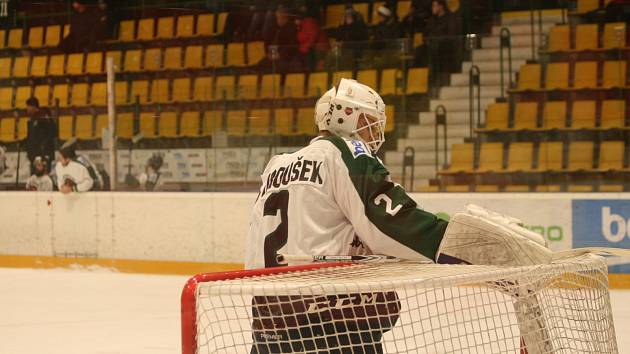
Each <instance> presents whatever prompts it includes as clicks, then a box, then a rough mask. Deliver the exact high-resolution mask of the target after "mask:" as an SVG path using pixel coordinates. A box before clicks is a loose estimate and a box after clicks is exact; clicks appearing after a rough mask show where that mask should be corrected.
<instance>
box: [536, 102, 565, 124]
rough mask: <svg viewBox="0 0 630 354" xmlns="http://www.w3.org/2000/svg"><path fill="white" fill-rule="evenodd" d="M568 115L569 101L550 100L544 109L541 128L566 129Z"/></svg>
mask: <svg viewBox="0 0 630 354" xmlns="http://www.w3.org/2000/svg"><path fill="white" fill-rule="evenodd" d="M566 117H567V103H566V102H565V101H548V102H546V103H545V108H544V110H543V119H542V127H541V129H545V130H548V129H564V128H565V127H566Z"/></svg>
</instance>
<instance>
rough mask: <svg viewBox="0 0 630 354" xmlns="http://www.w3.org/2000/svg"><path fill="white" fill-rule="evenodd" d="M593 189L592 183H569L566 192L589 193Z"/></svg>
mask: <svg viewBox="0 0 630 354" xmlns="http://www.w3.org/2000/svg"><path fill="white" fill-rule="evenodd" d="M592 191H593V185H592V184H569V185H567V192H569V193H591V192H592Z"/></svg>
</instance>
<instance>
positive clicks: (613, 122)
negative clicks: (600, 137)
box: [600, 100, 626, 129]
mask: <svg viewBox="0 0 630 354" xmlns="http://www.w3.org/2000/svg"><path fill="white" fill-rule="evenodd" d="M625 125H626V102H625V101H624V100H604V101H603V102H602V113H601V124H600V126H601V127H602V128H603V129H611V128H612V129H614V128H623V127H625Z"/></svg>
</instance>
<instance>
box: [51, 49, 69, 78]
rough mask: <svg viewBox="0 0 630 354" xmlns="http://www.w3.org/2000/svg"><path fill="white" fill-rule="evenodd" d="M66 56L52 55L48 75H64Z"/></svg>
mask: <svg viewBox="0 0 630 354" xmlns="http://www.w3.org/2000/svg"><path fill="white" fill-rule="evenodd" d="M65 59H66V56H65V55H63V54H58V55H51V56H50V59H49V62H48V75H54V76H59V75H63V72H64V67H65V64H66V62H65Z"/></svg>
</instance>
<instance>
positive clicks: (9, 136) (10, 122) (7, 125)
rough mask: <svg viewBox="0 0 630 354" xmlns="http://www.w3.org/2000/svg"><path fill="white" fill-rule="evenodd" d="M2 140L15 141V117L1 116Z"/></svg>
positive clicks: (0, 131)
mask: <svg viewBox="0 0 630 354" xmlns="http://www.w3.org/2000/svg"><path fill="white" fill-rule="evenodd" d="M0 141H2V142H5V143H11V142H14V141H15V118H0Z"/></svg>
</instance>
